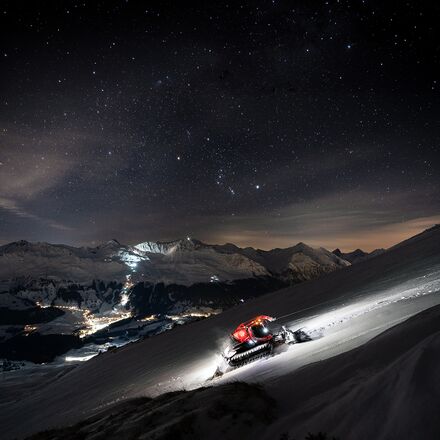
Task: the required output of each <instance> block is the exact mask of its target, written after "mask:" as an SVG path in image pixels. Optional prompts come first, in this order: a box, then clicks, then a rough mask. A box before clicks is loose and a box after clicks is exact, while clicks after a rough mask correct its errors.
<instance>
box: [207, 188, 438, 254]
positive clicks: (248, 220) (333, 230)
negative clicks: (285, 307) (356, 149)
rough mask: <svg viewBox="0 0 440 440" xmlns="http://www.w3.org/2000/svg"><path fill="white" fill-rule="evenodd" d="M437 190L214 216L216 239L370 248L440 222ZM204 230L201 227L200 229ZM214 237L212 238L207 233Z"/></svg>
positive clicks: (357, 195)
mask: <svg viewBox="0 0 440 440" xmlns="http://www.w3.org/2000/svg"><path fill="white" fill-rule="evenodd" d="M427 199H428V200H430V199H432V200H433V201H434V200H435V194H434V193H432V194H424V195H423V196H422V195H421V193H420V192H417V191H411V192H402V193H396V194H394V195H393V194H388V195H385V196H380V197H378V196H377V194H376V193H374V192H367V191H353V192H349V193H333V194H330V195H327V196H325V197H320V198H316V199H314V200H311V201H308V202H305V203H296V204H293V205H291V206H289V207H286V208H284V209H280V210H276V211H272V212H271V213H269V214H265V215H242V216H238V217H237V216H234V217H228V218H225V217H223V218H221V219H220V218H218V219H216V220H213V219H211V223H215V224H217V225H218V226H217V228H215V230H213V231H212V235H211V237H216V239H217V241H218V240H221V241H223V242H234V243H236V244H238V245H241V246H256V247H260V248H262V249H270V248H273V247H287V246H292V245H294V244H296V243H297V242H299V241H305V242H306V243H308V244H310V245H312V246H324V247H327V248H330V249H333V248H336V247H339V248H342V249H343V250H353V249H354V248H357V247H360V248H363V249H364V250H367V251H371V250H373V249H376V248H380V247H390V246H392V245H394V244H396V243H398V242H400V241H402V240H404V239H406V238H409V237H410V236H412V235H415V234H417V233H419V232H421V231H422V230H424V229H427V228H429V227H430V226H432V225H433V224H436V223H440V215H438V206H436V204H435V203H432V204H431V209H427V208H426V207H427V206H429V203H427ZM200 232H201V233H203V230H200ZM208 238H210V237H208Z"/></svg>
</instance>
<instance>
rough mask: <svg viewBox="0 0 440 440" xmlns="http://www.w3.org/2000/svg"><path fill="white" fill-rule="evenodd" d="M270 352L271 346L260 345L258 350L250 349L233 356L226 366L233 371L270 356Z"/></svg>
mask: <svg viewBox="0 0 440 440" xmlns="http://www.w3.org/2000/svg"><path fill="white" fill-rule="evenodd" d="M256 348H257V347H256ZM272 351H273V346H272V344H268V343H266V344H264V345H261V346H260V347H259V349H258V350H255V349H251V350H249V351H247V352H244V353H240V354H238V355H235V356H233V357H232V358H231V359H229V361H228V365H229V366H230V367H232V368H234V369H235V368H239V367H242V366H244V365H247V364H250V363H251V362H254V361H256V360H258V359H262V358H266V357H269V356H270V355H271V354H272Z"/></svg>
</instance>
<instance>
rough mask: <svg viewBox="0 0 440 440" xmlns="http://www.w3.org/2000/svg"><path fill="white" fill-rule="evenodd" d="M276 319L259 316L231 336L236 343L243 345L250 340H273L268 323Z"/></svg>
mask: <svg viewBox="0 0 440 440" xmlns="http://www.w3.org/2000/svg"><path fill="white" fill-rule="evenodd" d="M271 321H274V318H272V317H271V316H267V315H259V316H256V317H255V318H253V319H251V320H249V321H246V322H244V323H241V324H240V325H239V326H238V327H237V328H236V329H235V330H234V332H233V333H232V334H231V337H232V339H233V340H234V341H236V342H239V343H243V342H246V341H249V340H254V341H255V340H256V341H268V340H270V339H272V336H273V335H272V332H271V331H270V329H269V328H268V323H269V322H271Z"/></svg>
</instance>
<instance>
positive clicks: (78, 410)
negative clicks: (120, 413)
mask: <svg viewBox="0 0 440 440" xmlns="http://www.w3.org/2000/svg"><path fill="white" fill-rule="evenodd" d="M438 304H440V228H439V227H436V228H433V229H431V230H429V231H426V232H425V233H423V234H420V235H419V236H418V237H416V238H414V239H413V240H410V241H408V242H406V243H402V244H401V245H400V246H398V247H396V248H394V249H392V250H390V251H388V252H386V253H384V254H382V255H379V256H376V257H374V258H371V259H368V260H366V261H364V262H362V264H357V265H353V266H349V267H346V268H345V269H343V270H339V271H334V272H332V273H330V274H327V275H324V276H323V277H321V278H319V279H316V280H312V281H309V282H305V283H302V284H298V285H296V286H293V287H289V288H286V289H283V290H280V291H278V292H274V293H270V294H267V295H264V296H262V297H259V298H257V299H255V300H254V301H249V302H248V303H245V304H243V305H242V306H239V307H235V308H232V309H230V310H227V311H226V312H224V313H223V314H221V315H217V316H215V317H211V318H209V319H206V320H203V321H200V322H196V323H193V324H191V325H189V326H184V327H180V328H177V329H175V330H174V331H172V332H168V333H164V334H161V335H159V336H156V337H154V338H150V339H147V340H144V341H142V342H139V343H136V344H130V345H127V346H125V347H123V348H122V349H120V350H118V351H116V352H112V353H105V354H103V355H101V356H97V357H95V358H93V359H91V360H90V361H88V362H86V363H85V364H83V365H81V366H80V367H77V368H75V369H73V370H72V371H70V372H68V373H67V374H65V375H64V376H62V377H59V378H58V379H57V380H56V381H54V382H52V383H50V384H48V385H47V386H46V387H45V388H43V389H41V390H40V391H36V392H34V393H32V394H30V395H29V396H27V397H26V398H23V399H21V400H20V401H17V402H11V401H10V402H9V403H8V404H6V403H5V404H4V405H3V406H2V407H1V410H2V411H0V424H1V425H2V427H3V434H4V436H5V438H11V437H13V436H14V435H23V434H26V433H31V432H35V431H37V430H41V429H46V428H48V427H51V426H55V425H60V424H62V425H66V424H69V423H73V422H75V421H78V420H80V419H82V418H84V416H86V415H92V414H94V413H96V412H97V411H99V410H101V409H103V408H105V407H107V406H109V405H112V404H114V403H116V402H119V401H120V400H121V399H125V398H129V397H136V396H142V395H158V394H161V393H163V392H166V391H171V390H176V389H182V388H186V389H189V388H195V387H197V386H200V385H201V384H206V382H205V380H206V379H207V378H208V377H209V375H210V374H212V373H213V370H214V369H215V366H216V362H217V354H216V353H218V351H219V350H220V349H221V347H222V343H223V341H224V338H225V335H226V334H227V333H228V332H229V331H231V329H233V328H234V327H235V325H236V324H237V323H238V322H242V321H244V320H246V319H248V318H250V317H252V316H255V315H257V314H261V313H267V314H270V315H274V316H278V317H280V323H284V324H286V325H288V326H290V327H292V328H296V327H300V326H306V327H307V328H308V330H309V331H310V332H311V333H312V334H313V335H315V340H313V341H312V342H308V343H305V344H299V345H294V346H293V347H291V348H290V349H289V350H287V351H286V352H284V353H280V354H278V355H276V356H274V357H273V358H270V359H267V360H263V361H260V362H255V363H254V364H250V365H248V366H246V367H243V368H241V369H239V370H235V371H233V372H231V373H228V374H227V375H225V376H223V378H222V379H221V380H219V381H217V382H216V383H218V384H221V383H227V382H229V381H236V380H244V381H247V382H261V383H263V384H264V385H265V386H266V387H267V389H268V391H269V393H271V394H272V395H273V396H274V397H275V398H276V399H278V400H279V401H280V403H281V404H282V405H283V411H284V413H283V414H285V416H286V417H290V416H289V411H288V409H289V408H292V407H293V405H294V404H295V402H296V404H297V405H301V398H300V397H296V396H295V395H294V390H295V388H294V386H293V384H292V381H291V379H289V377H290V375H292V374H296V372H298V371H299V370H300V369H301V368H303V367H305V366H307V365H309V364H312V363H315V362H318V361H323V360H325V359H328V358H331V357H334V356H336V355H340V354H341V353H344V352H348V351H349V350H353V349H355V348H356V347H360V346H362V345H363V344H365V343H366V342H368V341H369V340H371V339H372V338H373V337H375V336H377V335H379V334H380V333H382V332H383V331H385V330H387V329H388V328H391V327H393V326H394V325H396V324H399V323H402V322H404V321H405V320H406V319H408V318H409V317H411V316H413V315H415V314H417V313H418V312H420V311H422V310H426V309H429V308H431V307H434V306H436V305H438ZM402 325H405V324H402ZM318 336H319V337H318ZM386 351H387V350H386V349H384V352H386ZM378 353H379V354H377V353H375V351H374V350H370V351H369V355H368V356H367V358H366V362H367V364H368V365H369V366H371V367H372V368H374V365H375V364H374V363H375V361H376V358H377V356H382V354H381V353H383V351H378ZM402 354H403V352H402ZM341 359H342V361H340V363H337V364H336V365H333V371H337V370H338V369H343V368H344V358H341ZM385 361H386V359H385ZM352 365H355V364H352ZM390 365H391V364H390ZM405 365H408V364H405ZM390 368H391V367H390ZM304 371H306V370H304ZM366 371H368V370H366ZM324 373H325V371H321V370H320V371H319V374H320V375H321V376H320V378H319V379H320V381H322V380H323V378H324V379H325V375H324ZM306 379H307V376H304V382H303V383H302V384H301V386H302V387H303V390H305V392H307V393H309V394H310V396H313V395H314V394H313V393H314V390H316V389H315V388H314V383H315V382H314V381H315V380H317V379H318V378H317V377H315V375H312V376H310V377H309V381H308V382H307V381H306ZM338 380H342V378H340V379H338ZM359 380H360V381H362V380H363V381H364V382H360V383H366V382H367V380H368V376H367V374H366V373H365V375H364V377H362V376H361V377H360V379H359ZM408 380H410V377H409V376H408ZM344 383H345V382H337V381H336V382H335V383H333V384H332V387H333V388H335V389H334V390H333V391H334V393H336V394H334V396H336V395H338V396H339V397H341V398H342V396H343V395H345V394H347V392H348V391H347V390H346V389H345V388H344V386H345V385H344ZM339 385H340V386H341V388H340V391H341V394H340V395H339V394H338V387H339ZM354 385H356V384H354ZM414 386H418V385H417V383H416V382H414ZM289 390H292V392H289ZM318 391H319V390H318ZM318 396H319V393H318ZM354 396H359V394H357V393H355V394H354ZM321 398H323V397H322V396H319V397H318V399H321ZM284 399H285V400H284ZM295 399H297V400H295ZM292 400H295V402H292ZM41 402H44V405H41ZM319 402H320V400H317V401H316V402H315V404H316V405H317V407H315V408H314V411H313V412H309V413H308V415H307V417H312V416H313V414H315V413H317V410H318V409H320V410H323V409H325V406H326V405H325V401H323V402H324V404H323V405H321V406H319ZM341 402H344V405H345V404H346V405H348V403H350V402H351V400H350V399H349V397H347V400H346V401H343V400H341ZM374 402H375V400H374V399H373V400H372V399H368V400H367V402H366V403H365V405H367V404H368V405H369V406H374ZM384 402H385V403H384V405H387V408H390V407H392V406H393V405H394V400H393V399H392V398H391V397H390V398H389V399H384ZM352 403H353V404H354V403H355V402H354V401H353V402H352ZM341 405H342V404H341ZM341 408H343V406H341ZM378 408H379V409H380V411H383V407H378ZM328 411H330V412H331V409H328ZM378 411H379V410H378ZM330 412H328V413H327V414H330ZM323 414H324V413H323ZM370 414H371V413H370ZM337 415H338V418H339V419H343V420H345V421H347V425H346V426H347V429H348V427H350V426H351V425H350V422H349V419H348V416H345V414H344V412H341V413H338V414H337ZM294 416H295V414H293V416H292V417H294ZM323 417H324V416H323ZM21 420H26V421H27V423H26V424H22V423H20V421H21ZM286 420H288V419H286ZM322 420H324V418H323V419H322ZM314 423H315V426H313V427H312V426H310V428H307V427H306V426H301V429H302V428H304V429H311V430H312V429H313V430H318V429H320V427H319V426H316V423H317V421H316V420H314ZM340 423H341V426H342V424H343V422H342V421H341V422H340ZM289 426H290V427H291V425H289ZM335 426H336V425H335ZM282 428H285V426H283V427H282ZM143 429H145V428H143ZM280 429H281V428H280ZM279 432H282V431H279ZM334 434H335V435H336V434H338V432H335V433H334ZM213 438H215V437H214V436H213ZM267 438H274V435H273V433H272V434H271V436H269V434H268V437H267ZM275 438H277V437H275ZM345 438H346V439H348V440H351V439H354V438H356V439H357V440H358V439H363V438H366V437H360V436H358V437H350V436H348V437H345ZM388 438H390V439H392V438H393V437H388ZM394 438H397V437H394ZM422 438H427V437H422Z"/></svg>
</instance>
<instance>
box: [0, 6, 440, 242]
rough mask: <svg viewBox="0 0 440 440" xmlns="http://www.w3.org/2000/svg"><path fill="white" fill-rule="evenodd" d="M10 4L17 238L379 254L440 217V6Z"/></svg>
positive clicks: (4, 153) (1, 167)
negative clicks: (186, 241) (193, 241)
mask: <svg viewBox="0 0 440 440" xmlns="http://www.w3.org/2000/svg"><path fill="white" fill-rule="evenodd" d="M0 14H1V18H0V20H1V21H0V33H1V39H0V41H1V43H0V55H1V58H0V63H1V66H0V72H1V94H0V98H1V101H0V130H1V132H0V243H6V242H9V241H13V240H18V239H27V240H32V241H49V242H58V243H60V242H61V243H70V244H75V245H93V244H97V243H99V242H102V241H106V240H109V239H112V238H116V239H118V240H119V241H121V242H123V243H136V242H140V241H146V240H171V239H176V238H180V237H187V236H191V237H195V238H198V239H201V240H203V241H207V242H212V243H224V242H234V243H236V244H238V245H242V246H244V245H252V246H257V247H261V248H265V249H267V248H273V247H287V246H290V245H293V244H295V243H296V242H298V241H305V242H306V243H309V244H311V245H322V246H326V247H329V248H333V247H336V246H338V247H340V248H342V249H344V250H351V249H354V248H356V247H362V248H364V249H366V250H369V249H373V248H376V247H386V246H390V245H391V244H394V243H396V242H398V241H400V240H401V239H403V238H406V237H408V236H410V235H413V234H415V233H417V232H419V231H421V230H423V229H425V228H427V227H429V226H431V225H432V224H434V223H436V222H440V193H439V189H440V173H439V171H438V170H439V166H440V154H439V152H440V151H439V150H440V148H439V141H440V126H439V124H440V100H439V97H440V75H439V73H440V72H439V56H440V52H439V47H440V27H439V26H438V22H439V20H440V6H439V3H438V2H428V1H418V2H416V1H408V2H405V1H367V0H366V1H362V0H357V1H342V0H340V1H336V0H331V1H320V2H318V1H310V0H307V1H249V2H247V3H246V2H238V1H230V2H229V3H228V2H221V1H205V2H200V3H196V2H183V1H175V2H165V1H159V2H140V1H132V0H130V1H105V2H104V1H103V2H99V1H86V2H83V1H82V2H68V1H64V2H63V1H11V2H8V1H3V2H2V3H1V5H0Z"/></svg>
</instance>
